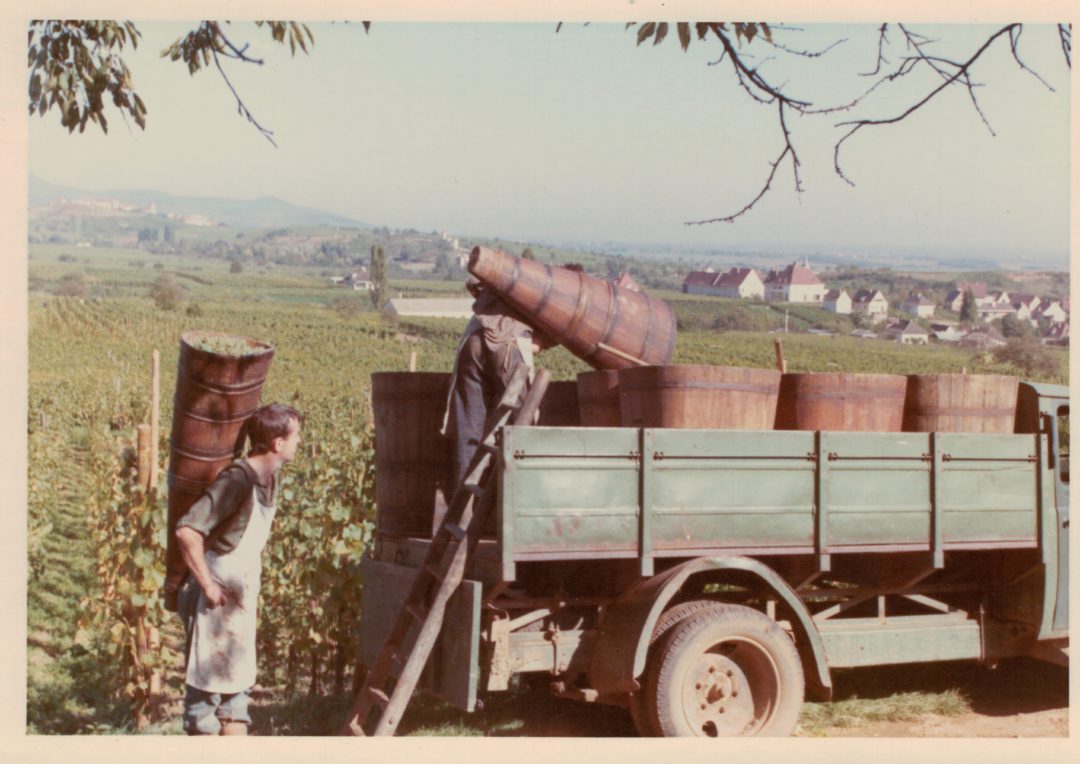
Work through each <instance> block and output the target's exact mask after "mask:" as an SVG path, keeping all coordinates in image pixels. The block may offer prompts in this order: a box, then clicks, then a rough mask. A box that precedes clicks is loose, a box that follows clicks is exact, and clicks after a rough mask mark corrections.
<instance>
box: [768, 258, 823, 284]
mask: <svg viewBox="0 0 1080 764" xmlns="http://www.w3.org/2000/svg"><path fill="white" fill-rule="evenodd" d="M765 283H766V284H781V285H796V284H802V285H810V284H820V283H821V279H819V278H818V277H817V276H816V275H814V272H813V271H812V270H810V269H809V268H804V267H802V266H801V265H796V264H795V263H792V264H791V265H789V266H788V267H787V268H784V270H782V271H770V272H769V277H768V278H767V279H765Z"/></svg>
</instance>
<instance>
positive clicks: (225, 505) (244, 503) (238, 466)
mask: <svg viewBox="0 0 1080 764" xmlns="http://www.w3.org/2000/svg"><path fill="white" fill-rule="evenodd" d="M253 486H254V489H255V491H254V493H252V487H253ZM274 493H275V491H274V478H273V477H271V478H269V482H268V483H260V482H259V476H258V474H256V472H255V470H254V469H252V467H251V465H250V464H248V463H247V461H246V460H244V459H239V460H237V461H235V462H233V463H232V464H230V465H229V466H228V467H226V468H225V469H223V470H222V471H221V472H219V473H218V476H217V478H215V479H214V482H213V483H211V484H210V487H209V488H207V489H206V491H205V492H204V493H203V495H202V496H200V497H199V498H198V499H197V500H196V502H195V503H194V504H192V505H191V508H190V509H189V510H188V511H187V513H186V514H185V515H184V516H183V517H181V518H180V520H178V521H177V523H176V527H177V528H181V527H188V528H192V529H193V530H196V531H198V532H199V533H201V534H202V535H203V536H204V537H205V542H204V546H205V549H206V551H207V552H214V553H216V554H221V555H223V554H228V553H229V552H231V551H232V550H234V549H236V547H237V545H238V544H239V543H240V539H242V538H243V536H244V531H246V530H247V526H248V522H249V521H250V519H251V513H252V511H253V510H254V508H255V503H256V501H255V499H256V497H257V498H258V502H259V503H261V504H263V505H266V506H273V505H274Z"/></svg>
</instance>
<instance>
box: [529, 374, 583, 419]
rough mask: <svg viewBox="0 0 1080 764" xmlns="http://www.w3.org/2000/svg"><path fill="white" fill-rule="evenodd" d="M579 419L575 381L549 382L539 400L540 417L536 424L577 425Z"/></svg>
mask: <svg viewBox="0 0 1080 764" xmlns="http://www.w3.org/2000/svg"><path fill="white" fill-rule="evenodd" d="M580 421H581V420H580V417H579V416H578V388H577V382H549V383H548V386H547V390H546V391H545V392H544V398H543V400H541V401H540V417H539V419H537V422H536V424H537V425H538V426H540V427H577V426H578V425H579V424H580Z"/></svg>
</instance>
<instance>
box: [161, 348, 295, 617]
mask: <svg viewBox="0 0 1080 764" xmlns="http://www.w3.org/2000/svg"><path fill="white" fill-rule="evenodd" d="M208 347H209V348H214V350H208V349H206V348H208ZM232 348H235V350H232ZM218 350H220V351H221V352H216V351H218ZM232 353H235V354H232ZM273 357H274V348H273V347H271V346H270V345H268V344H266V343H265V342H259V341H258V340H253V339H251V338H249V337H235V336H232V335H228V334H222V333H220V332H204V331H191V332H185V333H184V334H182V335H181V336H180V358H179V361H178V362H177V369H176V391H175V394H174V396H173V424H172V433H171V435H170V438H169V474H168V483H169V504H168V527H169V532H168V536H167V540H166V553H165V558H166V577H165V592H166V604H167V606H172V605H173V599H174V598H175V592H176V588H177V587H178V586H179V585H180V583H181V582H182V581H183V579H184V576H185V574H186V573H187V565H186V564H185V563H184V560H183V557H182V556H181V554H180V547H179V544H178V543H177V542H176V538H175V531H176V523H177V521H178V520H179V519H180V518H181V517H183V516H184V514H185V513H186V512H187V511H188V509H190V508H191V505H192V504H194V503H195V501H196V499H198V498H199V496H201V495H202V493H203V491H205V490H206V488H207V487H208V486H209V485H210V484H211V483H212V482H213V481H214V478H215V477H217V474H218V472H220V471H221V470H222V469H223V468H224V467H226V466H228V465H229V463H230V462H232V461H233V460H234V459H237V458H239V457H240V456H242V455H243V448H244V440H245V438H246V436H245V433H244V423H245V422H246V421H247V419H248V417H249V416H251V414H252V412H254V411H255V409H257V408H258V407H259V396H260V395H261V393H262V387H263V383H264V382H265V381H266V375H267V372H268V371H269V369H270V362H271V361H272V360H273Z"/></svg>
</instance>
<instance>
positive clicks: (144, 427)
mask: <svg viewBox="0 0 1080 764" xmlns="http://www.w3.org/2000/svg"><path fill="white" fill-rule="evenodd" d="M135 432H136V433H137V443H138V445H137V446H136V451H135V453H136V457H137V461H136V465H137V470H138V480H139V490H140V491H142V493H143V495H144V496H145V495H146V494H148V493H149V492H150V464H151V462H152V461H153V457H152V456H151V451H152V449H151V443H150V425H148V424H140V425H139V426H138V427H136V428H135Z"/></svg>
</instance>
